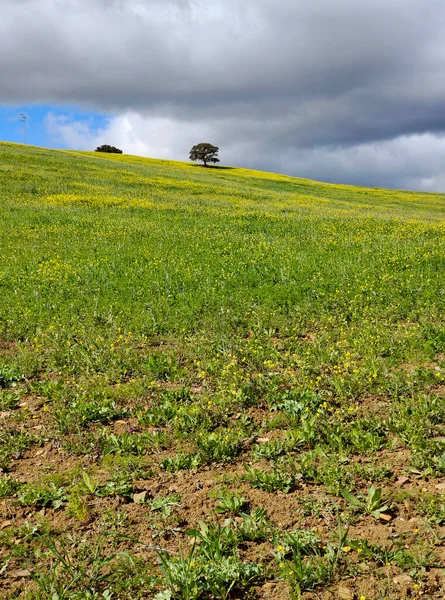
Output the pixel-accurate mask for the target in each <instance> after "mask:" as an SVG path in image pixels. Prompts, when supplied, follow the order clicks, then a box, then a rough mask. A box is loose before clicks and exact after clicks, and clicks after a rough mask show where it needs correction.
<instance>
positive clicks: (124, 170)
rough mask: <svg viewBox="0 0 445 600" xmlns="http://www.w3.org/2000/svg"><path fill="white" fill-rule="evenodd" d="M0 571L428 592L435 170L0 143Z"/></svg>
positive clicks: (443, 295) (435, 580) (72, 593)
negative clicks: (297, 171)
mask: <svg viewBox="0 0 445 600" xmlns="http://www.w3.org/2000/svg"><path fill="white" fill-rule="evenodd" d="M0 217H1V218H0V469H1V474H0V596H1V597H2V598H3V597H4V598H27V599H31V598H32V599H41V600H44V599H45V600H46V599H50V600H68V599H69V600H74V599H76V600H81V599H82V600H87V599H88V600H93V599H102V600H112V599H115V600H117V599H124V600H125V599H128V600H134V599H148V598H156V599H157V600H169V599H170V600H173V599H174V600H177V599H178V600H179V599H182V600H195V599H196V600H197V599H211V598H215V599H216V598H220V599H229V598H244V599H252V600H253V599H256V598H257V599H264V600H265V599H268V598H269V599H274V600H286V599H290V598H304V599H310V598H313V599H316V598H318V599H323V600H336V599H338V598H340V599H342V600H383V599H385V598H386V599H388V600H390V599H391V600H392V599H394V600H399V599H402V598H423V599H426V598H429V599H437V598H442V597H444V596H445V575H444V574H443V573H444V572H443V569H444V568H445V546H444V539H445V538H444V536H445V497H444V496H442V495H441V494H443V493H445V483H444V476H445V323H444V310H445V195H433V194H421V193H410V192H401V191H390V190H382V189H368V188H358V187H352V186H339V185H328V184H322V183H317V182H313V181H309V180H305V179H295V178H290V177H285V176H281V175H275V174H271V173H260V172H255V171H247V170H242V169H230V168H217V169H214V168H212V169H203V168H201V167H198V166H196V165H193V164H185V163H184V164H182V163H175V162H167V161H158V160H148V159H143V158H137V157H130V156H117V155H100V154H97V153H86V152H68V151H53V150H45V149H40V148H31V147H25V146H20V145H14V144H0Z"/></svg>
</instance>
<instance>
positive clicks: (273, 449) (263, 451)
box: [253, 440, 286, 460]
mask: <svg viewBox="0 0 445 600" xmlns="http://www.w3.org/2000/svg"><path fill="white" fill-rule="evenodd" d="M285 451H286V443H285V442H284V441H283V440H276V441H275V442H265V443H264V444H255V445H254V446H253V452H254V454H255V456H257V457H258V458H266V459H267V460H270V459H272V458H276V457H277V456H280V455H281V454H283V452H285Z"/></svg>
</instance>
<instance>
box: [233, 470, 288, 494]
mask: <svg viewBox="0 0 445 600" xmlns="http://www.w3.org/2000/svg"><path fill="white" fill-rule="evenodd" d="M244 469H245V471H246V472H245V474H244V475H243V479H245V480H246V481H248V482H249V483H250V485H251V486H252V487H256V488H261V489H263V490H265V491H266V492H276V491H278V490H279V491H281V492H285V493H286V494H287V493H289V492H290V490H291V489H292V484H293V482H292V477H291V476H290V475H288V474H287V473H282V472H281V471H278V470H277V469H274V470H273V471H263V470H261V469H254V468H253V467H249V466H248V465H244Z"/></svg>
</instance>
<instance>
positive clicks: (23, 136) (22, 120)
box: [20, 113, 26, 144]
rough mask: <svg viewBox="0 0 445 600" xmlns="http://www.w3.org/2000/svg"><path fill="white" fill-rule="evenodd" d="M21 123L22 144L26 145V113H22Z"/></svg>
mask: <svg viewBox="0 0 445 600" xmlns="http://www.w3.org/2000/svg"><path fill="white" fill-rule="evenodd" d="M20 117H21V118H20V121H21V123H22V142H23V143H24V144H26V115H25V113H21V115H20Z"/></svg>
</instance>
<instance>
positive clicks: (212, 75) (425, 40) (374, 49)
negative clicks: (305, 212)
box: [0, 0, 445, 192]
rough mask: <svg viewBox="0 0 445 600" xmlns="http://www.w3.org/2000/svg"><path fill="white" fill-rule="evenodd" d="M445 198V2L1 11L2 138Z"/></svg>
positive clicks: (159, 4) (60, 0) (174, 1)
mask: <svg viewBox="0 0 445 600" xmlns="http://www.w3.org/2000/svg"><path fill="white" fill-rule="evenodd" d="M22 112H23V113H25V114H26V116H27V124H26V125H27V142H28V143H29V144H34V145H41V146H48V147H53V148H74V149H86V150H93V149H94V148H95V147H96V146H97V145H100V144H102V143H106V144H111V145H114V146H118V147H119V148H121V149H122V150H123V151H124V153H126V154H137V155H141V156H152V157H156V158H168V159H177V160H187V159H188V153H189V150H190V148H191V147H192V146H193V145H194V144H196V143H199V142H210V143H212V144H214V145H216V146H219V148H220V153H219V155H220V159H221V163H222V164H226V165H236V166H243V167H249V168H254V169H262V170H267V171H275V172H280V173H286V174H289V175H295V176H302V177H309V178H312V179H318V180H323V181H332V182H336V183H352V184H358V185H370V186H374V187H391V188H405V189H415V190H425V191H443V192H445V0H360V1H357V0H335V1H334V0H242V1H240V0H212V2H208V1H206V0H1V3H0V139H1V140H8V141H16V142H21V140H22V133H21V122H20V114H21V113H22Z"/></svg>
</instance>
